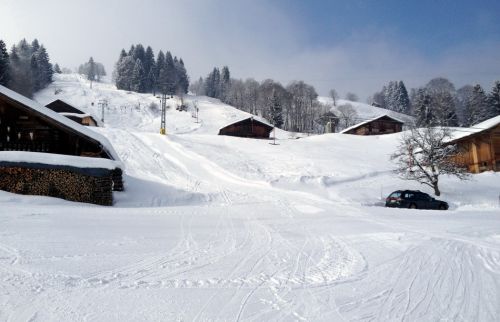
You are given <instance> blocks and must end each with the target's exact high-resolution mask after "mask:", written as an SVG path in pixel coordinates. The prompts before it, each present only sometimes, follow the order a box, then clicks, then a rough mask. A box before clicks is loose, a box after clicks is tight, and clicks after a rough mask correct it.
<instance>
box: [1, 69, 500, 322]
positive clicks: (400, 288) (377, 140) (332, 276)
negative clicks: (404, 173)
mask: <svg viewBox="0 0 500 322" xmlns="http://www.w3.org/2000/svg"><path fill="white" fill-rule="evenodd" d="M54 87H57V88H60V89H62V90H63V92H62V93H61V94H59V95H57V97H60V96H61V95H62V96H65V97H66V98H65V99H66V100H68V102H70V103H71V104H72V105H73V104H76V106H79V107H81V108H82V110H85V111H89V112H96V111H97V112H98V109H97V107H96V106H95V104H94V106H92V105H91V102H93V101H95V102H96V101H97V100H96V99H101V98H106V99H108V101H109V106H110V107H109V110H108V111H107V114H106V115H107V117H106V119H105V127H103V128H93V129H95V131H96V132H97V133H100V134H101V135H103V136H106V138H107V139H108V140H109V141H110V142H111V143H112V144H113V146H114V147H115V149H116V151H117V153H118V155H119V157H120V159H121V160H122V162H123V163H124V165H125V168H126V169H125V182H126V186H125V188H126V190H125V191H124V192H117V193H115V199H116V205H115V206H114V207H99V206H95V205H87V204H79V203H72V202H68V201H64V200H60V199H56V198H48V197H37V196H21V195H14V194H10V193H7V192H1V191H0V213H1V215H0V289H1V291H0V320H6V321H18V320H22V321H27V320H32V321H47V320H49V321H68V320H93V321H114V320H120V321H158V320H162V321H164V320H167V321H175V320H179V321H184V320H186V321H207V320H220V321H227V320H230V321H271V320H272V321H275V320H286V321H289V320H293V321H295V320H306V321H360V320H375V321H395V320H398V321H399V320H401V321H403V320H404V321H416V320H420V321H437V320H458V321H471V320H473V321H494V320H498V318H499V316H500V306H499V305H498V303H500V282H499V281H500V211H499V199H498V198H499V193H500V185H499V182H500V180H499V179H500V174H499V173H493V172H486V173H482V174H479V175H474V176H473V179H472V180H470V181H458V180H457V179H453V178H449V177H443V178H442V179H441V190H442V192H443V194H442V196H441V197H439V199H443V200H446V201H447V202H449V203H450V210H449V211H432V210H428V211H423V210H410V209H386V208H384V207H382V205H383V201H384V198H385V197H386V196H387V195H388V194H389V193H391V192H392V191H394V190H398V189H420V190H423V191H425V192H428V193H429V192H430V191H429V190H428V189H427V188H425V187H423V186H419V185H417V184H416V183H410V182H404V181H401V180H400V179H398V178H397V176H396V174H394V173H393V172H392V169H393V168H394V164H392V163H391V162H390V161H389V155H390V154H392V153H393V149H394V147H395V145H396V143H397V141H398V140H399V138H400V135H401V134H400V133H396V134H389V135H381V136H370V137H363V136H348V135H342V134H326V135H319V136H302V137H301V138H299V139H290V138H292V137H294V136H292V134H290V133H287V132H285V131H278V134H279V135H278V140H277V143H278V145H271V144H269V143H271V141H270V140H255V139H248V138H236V137H228V136H218V135H217V133H218V129H219V128H220V127H223V126H224V125H226V124H229V123H231V122H232V121H234V120H238V119H240V118H242V117H245V116H246V115H247V114H246V113H243V112H240V111H238V110H235V109H234V108H232V107H230V106H227V105H224V104H221V103H220V102H218V101H217V100H213V99H209V98H205V97H193V96H188V97H186V101H187V102H192V101H193V100H197V101H198V106H199V108H200V123H196V122H195V119H193V118H192V116H191V114H190V113H189V112H180V111H176V110H175V108H170V109H169V110H168V112H167V131H168V132H169V135H167V136H162V135H160V134H158V133H157V132H158V131H159V115H158V114H157V113H155V112H154V111H151V110H149V109H148V108H145V106H148V105H147V103H149V102H157V99H156V98H154V97H152V95H147V94H135V93H127V92H125V91H117V90H116V89H114V88H113V86H112V85H111V84H107V83H97V84H96V83H94V84H93V89H90V88H89V84H88V83H87V82H86V81H84V80H83V79H81V78H80V77H79V76H77V75H62V76H59V78H58V79H57V80H56V82H55V83H54V84H53V85H52V87H50V88H48V89H46V90H44V91H42V92H40V93H38V94H37V96H36V97H35V98H36V99H37V100H39V101H41V102H42V103H43V102H44V101H52V100H53V99H54V94H53V93H54ZM83 93H85V95H84V94H83ZM169 101H170V100H169ZM174 101H175V102H176V101H177V99H176V98H174V99H172V102H174ZM139 102H140V103H141V105H140V106H141V107H140V108H138V109H136V108H135V107H134V106H137V104H138V103H139ZM172 104H173V103H172ZM121 105H123V106H126V107H127V108H128V110H126V111H125V112H122V111H121V110H120V106H121ZM131 106H132V109H130V107H131ZM123 110H125V109H123ZM373 117H374V116H373Z"/></svg>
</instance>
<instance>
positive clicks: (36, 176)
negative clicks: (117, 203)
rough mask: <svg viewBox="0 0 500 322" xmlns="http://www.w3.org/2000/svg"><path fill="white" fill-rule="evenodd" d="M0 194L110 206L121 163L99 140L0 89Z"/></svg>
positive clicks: (117, 186)
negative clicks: (4, 192)
mask: <svg viewBox="0 0 500 322" xmlns="http://www.w3.org/2000/svg"><path fill="white" fill-rule="evenodd" d="M68 160H69V161H68ZM67 162H70V163H69V164H66V163H67ZM0 190H5V191H10V192H14V193H21V194H32V195H44V196H52V197H58V198H63V199H67V200H72V201H80V202H91V203H96V204H101V205H111V204H112V203H113V197H112V191H113V190H123V179H122V169H121V163H120V162H119V157H118V155H117V154H116V152H115V151H114V149H113V147H112V146H111V144H110V143H109V142H108V140H107V139H106V138H104V137H103V136H101V135H100V134H98V133H96V132H94V131H92V130H90V129H88V128H87V127H85V126H82V125H80V124H77V123H75V122H73V121H72V120H69V119H68V118H66V117H64V116H62V115H60V114H59V113H56V112H54V111H53V110H51V109H49V108H47V107H44V106H41V105H39V104H38V103H36V102H34V101H32V100H30V99H28V98H26V97H24V96H22V95H19V94H18V93H16V92H14V91H12V90H10V89H8V88H6V87H3V86H0Z"/></svg>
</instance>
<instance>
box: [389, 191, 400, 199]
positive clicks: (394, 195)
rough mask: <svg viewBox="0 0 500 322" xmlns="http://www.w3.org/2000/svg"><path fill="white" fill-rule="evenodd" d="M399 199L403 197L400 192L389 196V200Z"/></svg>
mask: <svg viewBox="0 0 500 322" xmlns="http://www.w3.org/2000/svg"><path fill="white" fill-rule="evenodd" d="M399 197H401V192H398V191H396V192H393V193H391V195H390V196H389V198H399Z"/></svg>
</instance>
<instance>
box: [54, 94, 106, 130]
mask: <svg viewBox="0 0 500 322" xmlns="http://www.w3.org/2000/svg"><path fill="white" fill-rule="evenodd" d="M45 107H47V108H49V109H51V110H53V111H54V112H57V113H59V114H61V115H63V116H65V117H67V118H69V119H70V120H72V121H75V122H76V123H78V124H81V125H85V126H97V121H96V120H95V119H94V118H93V117H92V116H91V115H90V114H87V113H84V112H83V111H81V110H79V109H77V108H76V107H74V106H71V105H69V104H68V103H66V102H64V101H61V100H59V99H58V100H55V101H53V102H52V103H50V104H47V105H45Z"/></svg>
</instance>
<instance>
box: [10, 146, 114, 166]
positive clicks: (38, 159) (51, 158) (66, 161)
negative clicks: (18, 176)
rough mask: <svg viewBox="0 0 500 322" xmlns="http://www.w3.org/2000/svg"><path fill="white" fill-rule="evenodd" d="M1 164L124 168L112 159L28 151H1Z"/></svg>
mask: <svg viewBox="0 0 500 322" xmlns="http://www.w3.org/2000/svg"><path fill="white" fill-rule="evenodd" d="M0 162H12V163H36V164H46V165H54V166H68V167H75V168H97V169H109V170H113V169H116V168H121V167H122V165H121V162H119V161H114V160H110V159H104V158H91V157H79V156H74V155H65V154H54V153H41V152H26V151H0Z"/></svg>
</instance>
